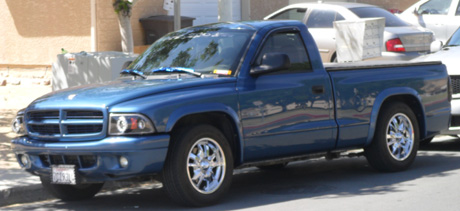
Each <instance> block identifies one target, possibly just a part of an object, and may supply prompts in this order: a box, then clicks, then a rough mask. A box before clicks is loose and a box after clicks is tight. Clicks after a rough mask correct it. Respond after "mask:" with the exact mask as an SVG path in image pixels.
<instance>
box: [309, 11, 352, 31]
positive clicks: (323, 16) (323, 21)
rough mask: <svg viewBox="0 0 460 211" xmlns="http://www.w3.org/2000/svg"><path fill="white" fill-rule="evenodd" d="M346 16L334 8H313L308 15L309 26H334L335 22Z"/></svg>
mask: <svg viewBox="0 0 460 211" xmlns="http://www.w3.org/2000/svg"><path fill="white" fill-rule="evenodd" d="M336 20H344V18H343V17H342V16H341V15H340V14H338V13H337V12H335V11H333V10H313V11H311V13H310V15H309V16H308V20H307V27H308V28H332V27H333V22H334V21H336Z"/></svg>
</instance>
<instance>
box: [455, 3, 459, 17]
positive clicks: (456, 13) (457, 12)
mask: <svg viewBox="0 0 460 211" xmlns="http://www.w3.org/2000/svg"><path fill="white" fill-rule="evenodd" d="M455 15H456V16H460V2H459V3H458V5H457V11H456V12H455Z"/></svg>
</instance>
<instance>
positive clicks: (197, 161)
mask: <svg viewBox="0 0 460 211" xmlns="http://www.w3.org/2000/svg"><path fill="white" fill-rule="evenodd" d="M225 165H226V161H225V156H224V152H223V150H222V148H221V147H220V145H219V144H218V143H217V142H216V141H215V140H213V139H211V138H201V139H199V140H198V141H197V142H196V143H195V144H194V145H193V146H192V148H191V149H190V151H189V153H188V158H187V175H188V179H189V181H190V183H191V184H192V185H193V187H194V188H195V190H197V191H198V192H200V193H203V194H211V193H213V192H214V191H216V190H217V189H219V187H220V185H221V184H222V181H223V180H224V177H225Z"/></svg>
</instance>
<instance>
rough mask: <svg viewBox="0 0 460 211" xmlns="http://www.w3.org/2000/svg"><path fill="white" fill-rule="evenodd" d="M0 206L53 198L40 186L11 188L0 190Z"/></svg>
mask: <svg viewBox="0 0 460 211" xmlns="http://www.w3.org/2000/svg"><path fill="white" fill-rule="evenodd" d="M0 198H1V199H3V200H0V206H6V205H11V204H17V203H27V202H34V201H41V200H47V199H51V198H53V196H51V194H49V193H48V192H46V191H45V190H44V189H43V187H42V185H41V184H36V185H30V186H22V187H13V188H9V189H5V190H2V191H1V193H0Z"/></svg>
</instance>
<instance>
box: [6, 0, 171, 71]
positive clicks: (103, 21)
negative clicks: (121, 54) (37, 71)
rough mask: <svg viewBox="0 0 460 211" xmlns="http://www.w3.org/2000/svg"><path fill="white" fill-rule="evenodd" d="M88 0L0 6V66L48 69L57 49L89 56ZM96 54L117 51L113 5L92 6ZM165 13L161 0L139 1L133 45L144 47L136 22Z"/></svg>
mask: <svg viewBox="0 0 460 211" xmlns="http://www.w3.org/2000/svg"><path fill="white" fill-rule="evenodd" d="M90 4H91V0H71V1H70V0H40V1H38V0H37V1H35V0H34V1H31V0H5V1H0V29H1V30H0V65H4V64H8V65H51V63H52V62H54V61H55V60H56V55H57V54H59V53H61V48H64V49H65V50H67V51H68V52H80V51H88V52H89V51H91V5H90ZM96 12H97V15H96V18H97V19H96V21H97V27H96V29H97V32H96V36H97V45H96V50H97V51H120V50H121V38H120V29H119V26H118V19H117V16H116V14H115V12H114V10H113V7H112V0H97V1H96ZM162 14H166V11H165V10H163V0H138V2H137V4H136V5H135V6H134V8H133V13H132V17H131V24H132V27H133V37H134V45H143V44H144V32H143V29H142V26H141V24H140V23H139V19H140V18H142V17H149V16H152V15H162Z"/></svg>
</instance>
